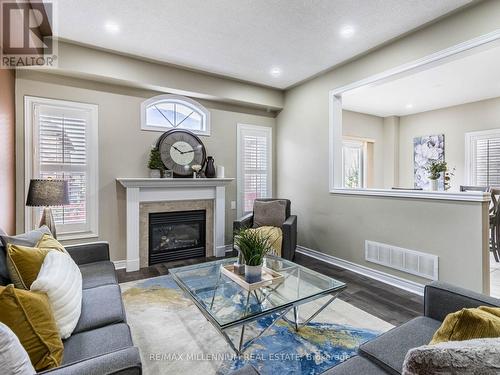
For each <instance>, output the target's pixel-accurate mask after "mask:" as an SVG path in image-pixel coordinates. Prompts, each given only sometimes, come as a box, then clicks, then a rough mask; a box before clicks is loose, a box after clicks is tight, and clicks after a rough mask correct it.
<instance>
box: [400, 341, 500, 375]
mask: <svg viewBox="0 0 500 375" xmlns="http://www.w3.org/2000/svg"><path fill="white" fill-rule="evenodd" d="M499 373H500V338H491V339H475V340H466V341H448V342H443V343H439V344H435V345H424V346H420V347H418V348H414V349H411V350H410V351H408V353H407V354H406V357H405V361H404V364H403V373H402V374H403V375H421V374H449V375H454V374H467V375H497V374H499Z"/></svg>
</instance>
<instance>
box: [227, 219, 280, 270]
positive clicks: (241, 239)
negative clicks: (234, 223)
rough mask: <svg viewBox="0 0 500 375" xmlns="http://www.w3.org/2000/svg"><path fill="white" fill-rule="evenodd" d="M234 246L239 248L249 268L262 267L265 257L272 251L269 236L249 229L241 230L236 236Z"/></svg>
mask: <svg viewBox="0 0 500 375" xmlns="http://www.w3.org/2000/svg"><path fill="white" fill-rule="evenodd" d="M234 244H235V245H236V246H238V248H239V250H240V252H241V254H242V255H243V258H244V259H245V264H246V265H248V266H261V265H262V263H263V262H264V257H265V256H266V255H267V253H269V252H270V251H271V246H270V244H269V236H264V235H262V234H260V233H259V232H257V231H255V230H251V229H248V228H245V229H241V230H240V231H239V232H238V233H237V234H236V235H235V236H234Z"/></svg>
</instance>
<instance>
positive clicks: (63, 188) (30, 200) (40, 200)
mask: <svg viewBox="0 0 500 375" xmlns="http://www.w3.org/2000/svg"><path fill="white" fill-rule="evenodd" d="M66 204H69V197H68V181H64V180H38V179H35V180H31V181H30V187H29V190H28V197H27V198H26V206H64V205H66Z"/></svg>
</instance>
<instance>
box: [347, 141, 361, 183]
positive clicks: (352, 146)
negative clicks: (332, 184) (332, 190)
mask: <svg viewBox="0 0 500 375" xmlns="http://www.w3.org/2000/svg"><path fill="white" fill-rule="evenodd" d="M364 149H365V143H364V142H361V141H352V140H344V141H342V182H343V187H346V188H349V189H357V188H363V187H364Z"/></svg>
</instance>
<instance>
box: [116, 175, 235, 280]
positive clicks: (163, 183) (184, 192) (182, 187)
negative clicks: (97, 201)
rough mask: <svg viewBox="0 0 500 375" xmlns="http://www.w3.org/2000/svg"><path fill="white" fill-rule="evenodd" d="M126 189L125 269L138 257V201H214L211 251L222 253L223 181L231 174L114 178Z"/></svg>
mask: <svg viewBox="0 0 500 375" xmlns="http://www.w3.org/2000/svg"><path fill="white" fill-rule="evenodd" d="M116 180H117V181H118V182H119V183H120V184H121V185H123V187H125V189H126V191H127V272H130V271H137V270H138V269H139V267H140V260H139V259H140V258H139V256H140V255H139V250H140V249H139V238H140V233H139V204H140V203H141V202H162V201H179V200H197V199H212V200H213V201H214V251H215V255H216V256H218V257H223V256H224V255H225V250H226V248H225V244H224V237H225V233H224V232H225V204H226V198H225V195H226V185H228V184H229V183H231V182H232V181H233V180H234V178H128V177H124V178H117V179H116Z"/></svg>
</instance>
